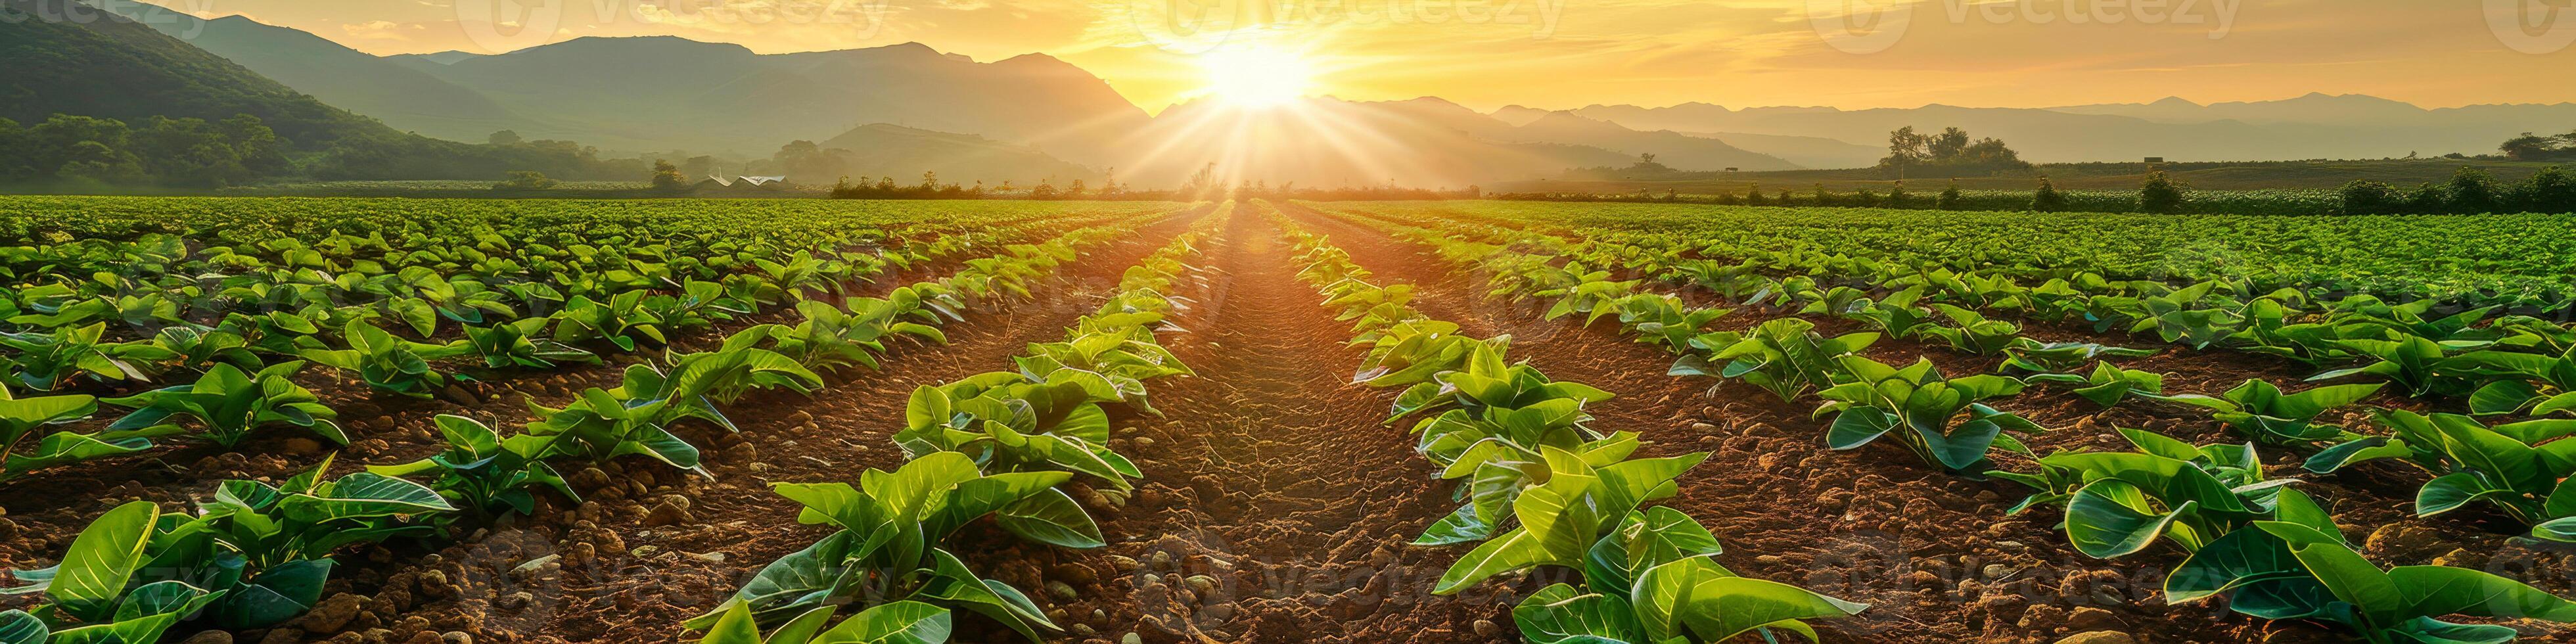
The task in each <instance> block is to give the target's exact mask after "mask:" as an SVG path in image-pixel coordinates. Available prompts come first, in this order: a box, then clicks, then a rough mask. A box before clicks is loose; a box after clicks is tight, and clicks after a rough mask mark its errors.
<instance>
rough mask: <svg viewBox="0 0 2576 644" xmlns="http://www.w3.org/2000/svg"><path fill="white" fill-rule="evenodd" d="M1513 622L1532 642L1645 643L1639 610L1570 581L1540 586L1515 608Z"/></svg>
mask: <svg viewBox="0 0 2576 644" xmlns="http://www.w3.org/2000/svg"><path fill="white" fill-rule="evenodd" d="M1512 622H1513V623H1514V624H1515V625H1518V626H1519V627H1520V634H1521V639H1522V641H1525V642H1529V643H1530V644H1610V643H1619V642H1642V641H1644V638H1645V630H1644V628H1643V627H1641V626H1639V625H1638V624H1637V613H1636V609H1633V608H1630V607H1629V606H1628V601H1627V600H1625V599H1621V598H1619V597H1617V596H1614V595H1605V594H1600V593H1583V592H1581V591H1578V590H1575V589H1574V587H1573V586H1571V585H1567V584H1556V585H1552V586H1548V587H1546V588H1543V589H1540V590H1539V591H1538V592H1537V593H1533V594H1531V595H1530V596H1529V598H1528V599H1524V600H1521V603H1520V605H1519V606H1517V607H1514V608H1513V609H1512Z"/></svg>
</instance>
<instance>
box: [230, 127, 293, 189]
mask: <svg viewBox="0 0 2576 644" xmlns="http://www.w3.org/2000/svg"><path fill="white" fill-rule="evenodd" d="M215 129H216V131H219V132H222V133H223V135H224V138H225V139H226V140H229V141H231V143H232V146H233V155H234V156H236V157H239V158H240V159H241V164H242V167H244V168H248V169H250V171H251V173H252V174H256V175H260V176H277V175H282V174H287V173H289V172H292V171H294V170H295V164H294V162H293V161H289V160H287V158H286V150H287V148H288V147H290V146H292V145H293V143H292V142H290V141H287V140H286V137H282V136H278V135H277V131H276V130H272V129H269V127H268V123H267V122H266V121H262V120H260V118H259V117H257V116H251V115H249V114H235V115H233V117H232V118H228V119H224V120H223V122H221V123H216V124H215Z"/></svg>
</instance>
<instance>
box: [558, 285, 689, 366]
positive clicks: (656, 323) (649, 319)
mask: <svg viewBox="0 0 2576 644" xmlns="http://www.w3.org/2000/svg"><path fill="white" fill-rule="evenodd" d="M644 296H645V293H644V292H643V291H626V292H623V293H618V294H616V295H614V296H610V297H609V298H608V301H607V302H605V303H603V302H600V301H598V300H593V299H591V298H590V297H589V296H586V295H575V296H573V297H572V299H571V300H569V301H566V302H564V308H563V310H561V311H556V312H555V314H554V318H553V319H554V320H555V335H554V338H555V341H556V342H562V343H565V344H581V343H585V342H606V343H609V344H612V345H616V346H617V349H618V350H620V351H634V350H635V347H636V343H637V341H638V340H639V339H640V340H651V341H653V342H655V343H668V342H670V339H669V338H667V337H665V336H664V335H663V329H662V319H661V318H660V317H658V316H656V315H654V314H653V313H651V312H649V311H646V310H645V309H644Z"/></svg>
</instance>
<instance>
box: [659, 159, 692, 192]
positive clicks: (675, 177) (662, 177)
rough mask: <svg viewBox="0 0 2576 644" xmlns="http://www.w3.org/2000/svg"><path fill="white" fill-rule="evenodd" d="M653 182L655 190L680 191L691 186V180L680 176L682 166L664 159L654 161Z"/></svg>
mask: <svg viewBox="0 0 2576 644" xmlns="http://www.w3.org/2000/svg"><path fill="white" fill-rule="evenodd" d="M652 181H653V189H655V190H678V189H680V188H683V187H687V186H688V185H689V178H688V177H686V176H682V175H681V174H680V166H675V165H671V162H670V161H667V160H663V159H654V160H653V180H652Z"/></svg>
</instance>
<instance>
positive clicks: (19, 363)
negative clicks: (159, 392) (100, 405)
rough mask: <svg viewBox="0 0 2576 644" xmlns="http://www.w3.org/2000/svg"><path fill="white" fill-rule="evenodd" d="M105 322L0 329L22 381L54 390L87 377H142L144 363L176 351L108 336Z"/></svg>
mask: <svg viewBox="0 0 2576 644" xmlns="http://www.w3.org/2000/svg"><path fill="white" fill-rule="evenodd" d="M106 333H107V323H105V322H98V323H93V324H90V325H89V326H63V327H55V328H53V329H52V330H51V331H40V332H27V333H0V347H8V348H9V349H10V353H12V354H15V355H13V356H11V357H9V359H8V360H9V363H8V368H9V370H10V371H13V372H16V373H17V376H18V383H19V384H20V385H23V386H25V387H26V388H28V389H33V390H36V391H54V390H56V389H60V388H63V387H67V386H70V385H71V384H72V383H73V382H74V381H75V380H76V379H79V378H82V377H87V378H89V379H91V380H96V381H100V382H122V381H129V380H133V381H142V380H148V379H149V378H148V377H147V376H146V375H145V373H144V370H143V369H142V367H141V366H140V365H142V364H148V363H151V362H156V361H161V360H168V359H171V358H175V357H178V356H177V354H175V353H171V352H170V351H168V350H166V349H162V348H160V347H157V346H154V345H152V344H151V343H149V342H109V341H106V340H103V339H102V337H103V336H104V335H105V334H106Z"/></svg>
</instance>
